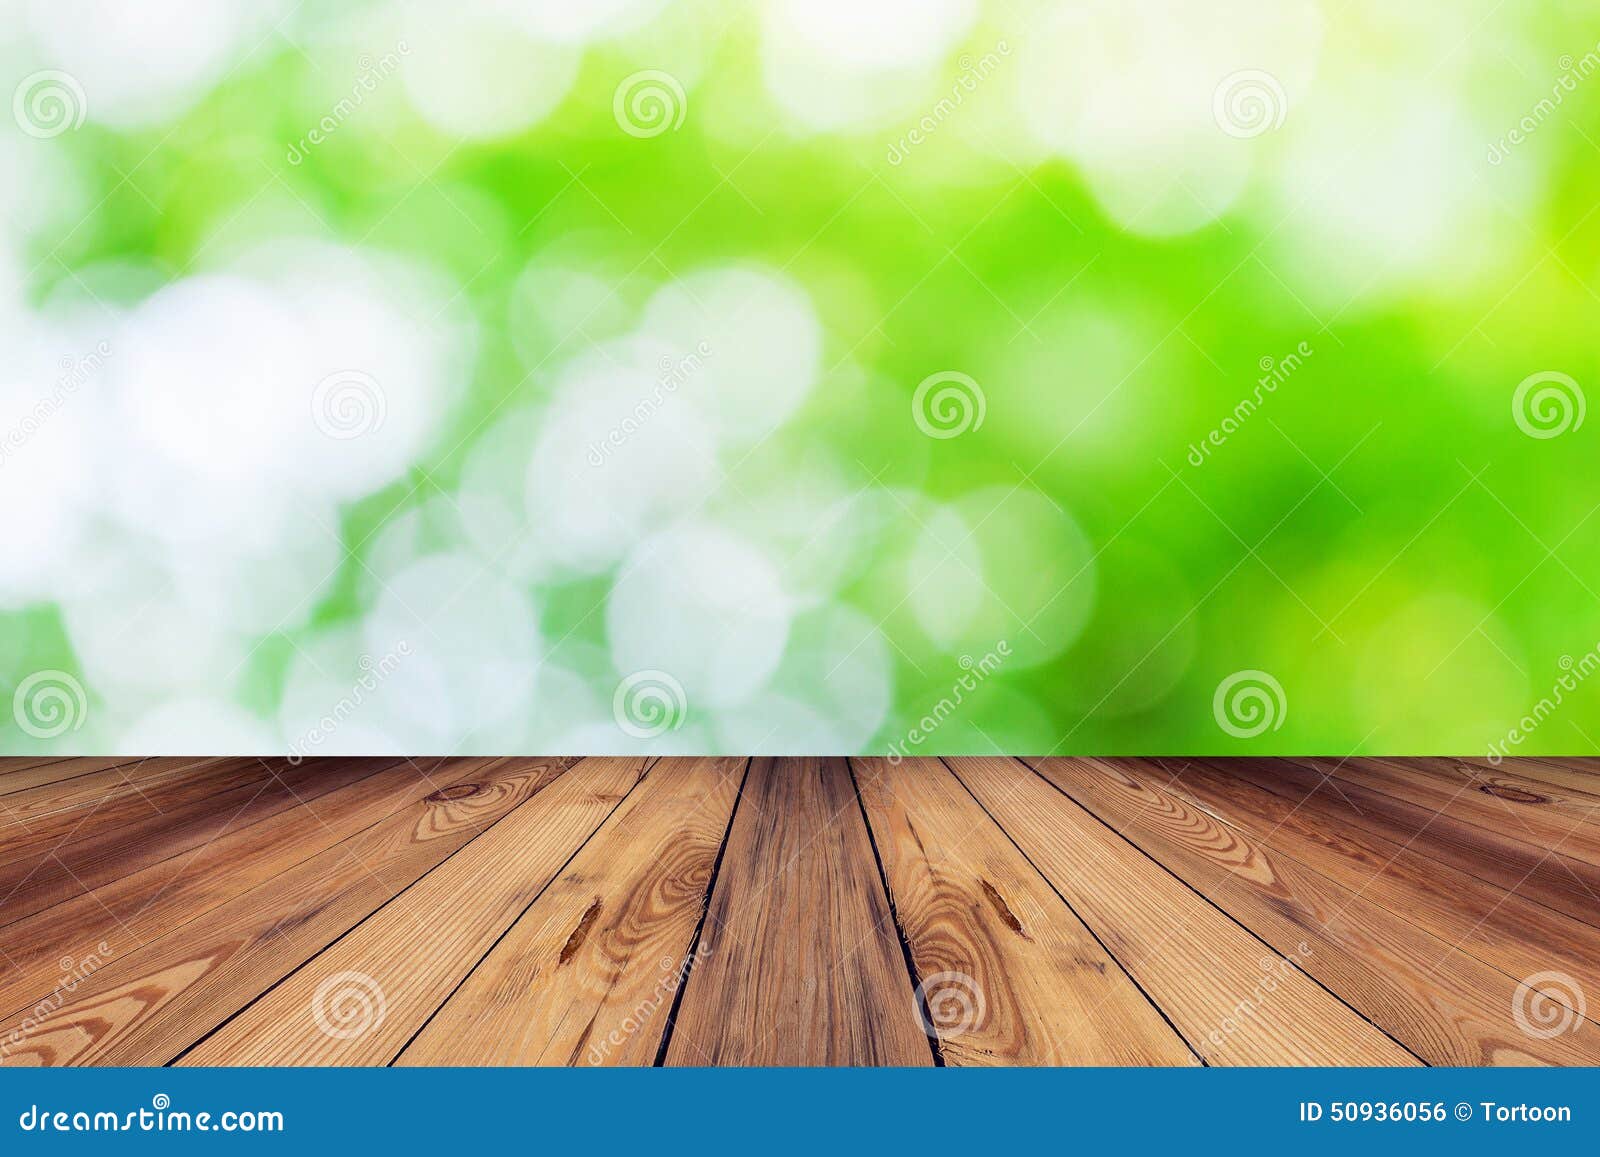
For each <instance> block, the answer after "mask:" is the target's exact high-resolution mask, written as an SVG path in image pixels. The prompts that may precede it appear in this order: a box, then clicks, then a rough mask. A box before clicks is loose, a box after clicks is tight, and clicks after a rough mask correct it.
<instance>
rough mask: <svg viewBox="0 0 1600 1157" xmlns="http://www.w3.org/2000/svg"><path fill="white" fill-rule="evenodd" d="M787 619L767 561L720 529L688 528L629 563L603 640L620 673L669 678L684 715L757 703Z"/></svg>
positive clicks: (663, 537)
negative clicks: (680, 692)
mask: <svg viewBox="0 0 1600 1157" xmlns="http://www.w3.org/2000/svg"><path fill="white" fill-rule="evenodd" d="M792 614H793V607H792V605H791V602H790V600H789V597H788V595H787V594H785V593H784V590H783V583H782V578H781V576H780V574H779V572H778V569H777V568H776V567H775V566H774V565H773V563H772V561H771V560H770V559H768V558H767V557H766V556H765V555H763V554H761V553H760V552H759V551H757V550H755V549H754V548H753V547H751V546H750V545H749V544H748V543H746V542H744V541H743V540H741V539H739V538H737V537H735V536H734V535H732V534H730V533H728V532H727V531H725V530H722V529H720V528H718V527H715V526H711V525H709V524H706V523H690V524H685V525H680V526H677V527H674V528H673V529H671V530H667V531H664V532H662V533H661V534H658V535H655V536H653V537H651V538H649V539H647V540H645V541H644V542H642V543H640V544H639V546H638V547H637V548H636V549H635V550H634V551H633V552H632V554H630V555H629V556H628V559H627V561H626V562H625V563H624V564H623V566H622V571H621V574H620V576H619V577H618V579H617V582H616V585H615V586H614V587H613V589H612V592H611V598H610V601H609V602H608V603H607V604H606V635H607V637H608V638H609V639H610V641H611V658H612V662H613V663H614V664H615V665H616V668H617V670H618V671H619V672H620V673H621V674H623V675H626V674H629V673H632V672H634V671H644V670H655V671H665V672H667V673H668V674H670V675H671V676H672V677H673V678H674V679H676V680H678V682H679V683H681V684H682V685H683V689H684V692H685V694H686V695H687V697H688V702H689V710H690V712H691V713H692V712H695V711H697V710H704V709H706V708H717V707H728V706H732V705H735V704H738V703H740V702H743V701H744V700H747V699H749V698H750V697H751V696H753V695H756V694H758V693H759V692H760V691H761V689H762V688H763V687H765V686H766V684H767V680H768V679H770V678H771V677H772V673H773V671H774V670H775V669H776V668H777V665H778V660H779V659H780V658H781V657H782V655H783V648H784V642H785V640H786V639H787V638H788V635H789V620H790V617H791V615H792Z"/></svg>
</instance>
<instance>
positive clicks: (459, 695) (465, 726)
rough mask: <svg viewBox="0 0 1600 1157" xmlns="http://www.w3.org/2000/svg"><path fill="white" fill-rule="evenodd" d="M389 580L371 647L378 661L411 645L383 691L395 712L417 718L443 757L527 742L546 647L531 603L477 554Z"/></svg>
mask: <svg viewBox="0 0 1600 1157" xmlns="http://www.w3.org/2000/svg"><path fill="white" fill-rule="evenodd" d="M382 577H383V580H384V582H383V589H382V592H381V593H380V594H379V596H378V603H377V605H376V606H375V607H374V608H373V609H372V612H371V613H370V614H369V615H368V616H367V617H366V620H365V622H364V623H363V626H362V643H363V648H364V652H365V654H367V655H368V656H370V657H371V658H372V659H373V660H374V661H377V660H379V659H380V658H381V657H382V656H384V655H387V654H391V653H398V652H399V649H400V647H401V644H404V645H405V650H406V653H405V654H404V655H403V657H401V658H400V659H399V661H398V662H397V663H395V664H394V669H393V671H392V672H391V673H389V674H388V675H387V676H386V677H385V678H384V680H383V684H382V690H381V695H382V700H383V702H384V703H385V704H386V705H388V708H389V710H390V711H391V712H392V713H393V714H394V715H401V714H404V715H407V716H412V717H413V718H414V719H415V727H416V728H417V729H422V730H426V731H427V732H428V733H429V736H430V738H431V741H432V742H433V743H434V744H444V745H445V746H444V747H443V748H439V750H481V749H483V747H485V746H487V747H491V748H492V747H494V746H496V745H498V744H500V743H503V742H508V741H509V742H516V741H520V739H521V736H522V735H523V734H524V733H525V726H526V715H527V712H528V709H529V705H530V704H531V702H532V699H533V693H534V687H535V677H536V675H537V672H538V658H539V655H540V653H541V647H542V644H541V641H540V637H539V625H538V617H537V615H536V613H535V607H534V604H533V601H532V599H531V598H530V597H529V596H527V595H526V594H525V593H523V592H522V591H520V590H518V589H517V588H515V587H513V586H512V585H510V584H509V583H507V582H505V581H504V580H503V579H502V578H500V577H499V576H498V575H495V574H493V573H490V572H488V571H486V570H485V568H484V565H483V563H482V561H481V560H479V559H477V558H475V557H473V556H472V555H468V554H438V555H430V556H426V557H424V558H422V559H421V560H419V561H417V562H415V563H413V564H412V565H410V566H408V567H407V568H406V569H404V570H402V571H400V572H399V573H398V574H393V575H386V576H382ZM425 749H426V750H435V748H434V747H428V748H425Z"/></svg>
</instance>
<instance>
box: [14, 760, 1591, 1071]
mask: <svg viewBox="0 0 1600 1157" xmlns="http://www.w3.org/2000/svg"><path fill="white" fill-rule="evenodd" d="M1030 765H1031V766H1030ZM1597 814H1600V761H1597V760H1589V759H1560V758H1553V757H1519V758H1516V759H1508V760H1504V761H1502V762H1501V763H1499V764H1493V763H1491V762H1490V761H1488V760H1485V759H1482V758H1481V757H1459V758H1457V757H1451V758H1443V757H1440V758H1426V759H1377V758H1365V757H1361V758H1351V759H1345V760H1339V759H1321V758H1294V759H1239V758H1205V759H1194V760H1185V759H1177V760H1171V759H1161V760H1151V759H1083V758H1065V759H1051V760H1043V761H1040V760H1030V761H1019V760H1015V759H1010V758H1005V757H963V758H952V759H949V760H946V761H938V760H912V761H906V762H901V763H891V762H889V761H887V760H882V759H860V760H854V761H846V760H844V759H817V758H795V759H773V758H759V759H754V760H747V759H744V758H738V757H735V758H691V757H672V758H665V759H660V760H651V759H648V758H644V757H630V758H590V759H579V758H574V757H561V758H533V757H505V758H450V757H431V758H427V759H421V758H419V759H415V760H407V759H402V760H393V759H374V760H358V759H338V758H327V759H313V760H308V761H306V762H305V763H303V764H300V765H290V764H289V763H288V762H287V761H283V760H267V761H262V760H257V759H239V758H230V759H213V760H205V759H139V758H137V757H129V758H125V759H46V758H42V757H30V758H24V759H15V760H5V761H0V1066H4V1065H11V1064H18V1065H22V1064H51V1065H66V1064H77V1065H94V1064H140V1065H161V1064H172V1063H178V1064H186V1065H198V1064H239V1063H252V1064H257V1063H267V1064H294V1065H313V1064H376V1065H383V1064H408V1065H410V1064H541V1065H596V1064H606V1065H649V1064H662V1063H665V1064H673V1065H708V1064H806V1065H821V1064H903V1065H927V1064H952V1065H954V1064H962V1065H971V1064H1101V1063H1109V1064H1162V1065H1183V1064H1195V1063H1204V1064H1213V1065H1227V1064H1265V1065H1271V1064H1284V1065H1307V1064H1317V1065H1337V1064H1375V1065H1407V1064H1415V1063H1417V1062H1418V1061H1422V1062H1426V1063H1433V1064H1463V1065H1488V1064H1529V1063H1542V1064H1595V1063H1597V1062H1600V1024H1597V1023H1596V1021H1595V1019H1594V1018H1595V1017H1596V1015H1600V1014H1597V1013H1596V1012H1595V1009H1594V1007H1593V1005H1594V1002H1595V1000H1596V994H1597V991H1600V963H1597V962H1600V822H1597V819H1596V816H1597ZM919 988H920V989H921V992H920V993H919Z"/></svg>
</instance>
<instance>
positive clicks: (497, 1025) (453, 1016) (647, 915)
mask: <svg viewBox="0 0 1600 1157" xmlns="http://www.w3.org/2000/svg"><path fill="white" fill-rule="evenodd" d="M747 762H748V761H747V760H745V759H709V758H708V759H663V760H661V761H660V762H658V763H656V764H655V765H654V766H652V767H651V769H650V774H649V776H648V777H647V778H646V779H645V781H644V782H643V783H641V784H640V785H639V786H638V787H637V788H636V789H635V790H634V791H633V792H632V793H630V794H629V796H628V798H627V799H626V800H625V801H624V802H623V803H622V805H621V806H620V807H618V808H617V810H616V811H615V812H613V813H612V815H611V817H610V818H609V819H607V820H606V822H605V823H604V824H602V825H601V826H600V829H599V830H598V831H597V832H595V834H594V836H593V837H592V838H591V839H590V840H589V842H588V843H586V844H585V845H584V846H583V849H582V850H581V851H580V852H579V853H578V855H577V856H576V858H574V859H573V861H572V863H571V864H570V865H569V866H568V868H567V869H566V870H565V871H564V872H562V873H561V876H560V878H559V879H557V880H556V881H554V882H553V883H552V884H551V885H550V886H549V887H548V888H546V889H545V891H544V893H543V894H542V895H540V897H539V898H538V899H537V900H536V901H534V903H533V904H532V905H531V906H529V908H528V910H527V911H526V912H524V913H523V914H522V916H521V917H520V918H519V919H518V920H517V922H516V923H515V924H514V925H512V927H511V929H510V931H508V932H507V933H506V935H505V936H504V938H503V939H501V941H500V942H499V943H498V944H496V945H495V946H494V948H493V950H492V951H490V953H489V955H488V956H486V957H484V959H483V961H482V963H480V964H479V965H478V967H477V968H475V969H473V971H472V974H471V975H470V976H468V977H467V979H466V981H465V982H464V983H463V984H462V985H461V987H460V988H459V989H457V990H456V992H455V994H454V995H453V996H451V997H450V999H449V1000H448V1001H446V1002H445V1005H444V1007H443V1008H441V1009H440V1010H439V1011H438V1013H437V1014H436V1015H435V1016H434V1017H433V1019H432V1020H430V1021H429V1022H428V1024H427V1026H426V1027H425V1028H424V1029H423V1030H422V1032H421V1033H419V1034H418V1036H417V1038H416V1039H415V1040H414V1041H413V1042H412V1043H411V1045H410V1046H409V1047H407V1048H406V1050H405V1051H404V1052H403V1053H401V1054H400V1058H399V1061H398V1063H399V1064H403V1065H585V1066H589V1065H649V1064H652V1063H654V1061H655V1058H656V1054H657V1052H658V1051H659V1049H660V1045H661V1040H662V1038H663V1036H664V1034H665V1032H666V1028H667V1019H668V1015H669V1014H670V1012H671V1008H672V1000H673V997H674V995H675V994H676V992H677V990H678V988H679V986H680V985H681V983H682V980H683V978H684V977H685V976H686V975H687V974H688V970H689V968H690V965H691V959H690V951H691V945H692V943H693V940H694V936H695V932H696V930H697V929H698V928H699V926H700V919H701V917H702V916H703V915H704V913H705V903H706V900H707V897H708V893H709V889H710V884H711V876H712V868H713V866H714V864H715V863H716V858H717V852H718V850H719V849H720V848H721V846H722V841H723V839H724V837H725V836H726V835H727V832H728V824H729V820H730V819H731V818H732V815H733V810H734V803H735V801H736V799H737V798H738V794H739V784H740V781H741V780H742V779H743V777H744V771H745V767H746V764H747Z"/></svg>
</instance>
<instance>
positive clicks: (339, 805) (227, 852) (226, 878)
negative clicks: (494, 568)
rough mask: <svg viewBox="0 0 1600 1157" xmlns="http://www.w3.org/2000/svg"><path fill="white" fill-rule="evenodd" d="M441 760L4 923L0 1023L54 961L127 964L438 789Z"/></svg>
mask: <svg viewBox="0 0 1600 1157" xmlns="http://www.w3.org/2000/svg"><path fill="white" fill-rule="evenodd" d="M445 762H446V761H442V760H433V761H409V760H408V761H406V762H405V763H402V764H399V765H397V766H395V767H392V768H388V769H386V770H384V771H380V772H378V773H377V774H375V775H371V776H368V777H367V778H365V779H362V780H360V781H358V782H356V783H353V784H351V785H349V786H347V787H344V788H341V789H339V790H338V791H335V792H332V793H330V794H329V795H327V796H324V797H323V798H321V799H318V800H313V801H311V802H309V803H308V804H305V805H302V806H301V807H299V808H296V809H295V810H294V811H293V812H287V813H284V814H283V815H279V816H274V817H272V818H271V819H268V820H266V821H264V822H262V823H259V824H254V825H252V826H251V827H248V828H246V829H244V830H243V831H239V832H233V833H231V834H230V835H228V836H226V837H224V838H222V839H220V840H217V841H216V842H214V843H211V844H207V845H205V846H204V847H202V848H200V849H198V850H196V851H195V852H192V853H189V854H187V855H184V856H175V857H173V858H172V859H170V860H163V861H162V862H160V863H158V864H153V865H151V866H150V867H148V868H145V869H143V870H141V871H137V872H134V873H132V874H131V875H128V876H123V877H120V878H119V879H117V880H115V881H113V882H111V883H110V884H106V885H103V886H102V887H99V888H96V889H95V890H94V891H93V892H90V893H88V894H87V895H84V896H79V897H76V898H74V899H72V900H68V901H65V902H63V903H61V904H57V905H55V906H54V907H51V908H47V909H45V910H44V911H42V912H36V913H34V914H33V915H32V916H28V917H25V918H24V919H21V920H18V921H15V922H13V923H11V924H8V925H7V926H6V927H5V929H4V930H3V943H0V948H3V951H4V953H5V956H4V957H0V960H3V961H4V962H5V963H6V964H8V965H9V966H10V967H9V968H7V969H5V970H3V971H0V1016H3V1015H5V1014H8V1013H11V1012H14V1011H16V1010H18V1009H21V1008H23V1007H24V1006H25V1005H27V1004H29V1003H31V1002H32V1001H35V1000H37V999H39V997H40V995H42V994H44V993H47V992H50V991H52V990H53V988H54V987H55V985H56V981H57V978H58V977H59V975H60V968H59V966H58V962H59V961H61V960H64V959H71V958H78V957H81V956H82V955H83V954H84V953H85V952H87V951H88V950H89V948H90V946H93V945H96V944H99V943H101V942H102V941H103V942H105V943H106V944H107V945H108V946H109V949H110V952H111V954H114V955H119V956H126V955H127V954H129V953H131V952H133V951H134V950H136V949H138V948H141V947H143V946H144V945H145V944H147V943H149V942H151V941H153V940H155V939H157V938H158V937H160V936H162V935H165V934H166V933H168V932H170V931H172V930H173V929H174V928H178V927H182V926H184V925H186V924H187V923H189V922H191V921H193V920H196V919H199V918H201V917H203V916H204V915H205V914H207V913H209V912H210V911H211V910H212V909H214V908H216V907H218V906H220V905H222V904H225V903H227V902H228V901H229V900H231V899H233V898H234V897H235V896H238V895H240V894H241V893H243V892H247V891H249V890H250V889H251V888H254V887H256V886H257V885H259V884H261V883H263V882H265V881H268V880H272V879H274V878H276V877H278V876H280V875H282V874H283V873H284V872H286V871H288V870H289V869H291V868H293V867H294V866H295V865H296V864H298V863H300V862H301V861H303V860H307V859H310V858H311V857H312V856H315V855H317V854H319V853H321V852H323V851H324V850H326V849H328V848H330V847H334V846H336V845H338V844H340V843H341V842H342V841H344V840H346V839H349V838H351V837H353V836H355V835H356V834H357V833H359V832H361V831H362V830H364V829H366V828H368V827H370V826H372V825H373V824H376V823H378V822H380V821H382V820H384V819H387V818H388V817H389V816H391V815H393V814H394V813H395V812H397V811H399V810H401V809H402V808H405V807H408V806H410V805H412V804H414V803H415V802H416V801H417V800H419V799H421V798H422V797H423V796H425V795H428V794H429V793H430V792H433V791H437V790H438V789H439V787H440V786H442V785H441V784H439V783H438V782H436V781H434V780H432V779H430V778H428V777H427V776H426V775H425V774H423V773H422V772H424V771H430V770H431V771H436V770H438V768H439V767H440V766H442V765H444V764H445ZM418 764H420V765H421V769H420V770H419V767H418Z"/></svg>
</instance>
